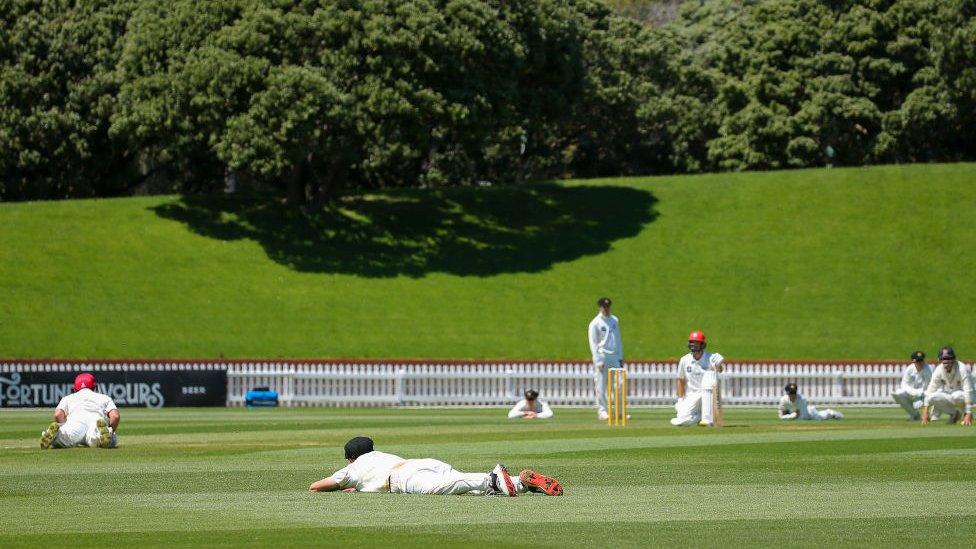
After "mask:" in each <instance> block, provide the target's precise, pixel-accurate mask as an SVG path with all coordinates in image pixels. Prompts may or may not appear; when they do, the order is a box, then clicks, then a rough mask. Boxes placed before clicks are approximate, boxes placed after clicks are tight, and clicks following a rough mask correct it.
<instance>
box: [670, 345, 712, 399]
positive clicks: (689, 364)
mask: <svg viewBox="0 0 976 549" xmlns="http://www.w3.org/2000/svg"><path fill="white" fill-rule="evenodd" d="M711 356H712V353H709V352H707V351H706V352H702V356H701V358H699V359H698V360H695V357H694V356H692V354H691V353H688V354H686V355H685V356H683V357H681V360H679V361H678V379H683V380H685V391H686V392H693V393H697V392H699V391H701V390H702V377H703V376H704V375H705V372H706V371H708V370H711V369H712V366H711V364H710V363H709V359H710V358H711Z"/></svg>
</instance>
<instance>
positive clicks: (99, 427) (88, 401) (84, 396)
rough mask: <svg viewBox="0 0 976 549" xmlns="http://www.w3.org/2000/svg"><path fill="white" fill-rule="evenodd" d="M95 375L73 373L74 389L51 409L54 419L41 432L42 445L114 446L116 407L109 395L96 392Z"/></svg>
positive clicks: (117, 421)
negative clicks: (75, 374)
mask: <svg viewBox="0 0 976 549" xmlns="http://www.w3.org/2000/svg"><path fill="white" fill-rule="evenodd" d="M93 389H95V376H94V375H92V374H89V373H82V374H78V375H77V376H75V384H74V390H75V392H73V393H71V394H70V395H65V396H64V397H63V398H62V399H61V401H60V402H58V406H57V408H55V409H54V421H53V422H52V423H51V425H49V426H48V428H47V429H45V430H44V431H42V432H41V448H44V449H47V448H71V447H73V446H89V447H91V448H96V447H97V448H115V447H116V446H117V445H118V438H117V437H116V436H115V431H116V430H117V429H118V428H119V409H118V408H116V407H115V402H114V401H113V400H112V399H111V397H109V396H108V395H103V394H101V393H96V392H95V391H94V390H93Z"/></svg>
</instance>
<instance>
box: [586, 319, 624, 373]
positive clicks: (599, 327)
mask: <svg viewBox="0 0 976 549" xmlns="http://www.w3.org/2000/svg"><path fill="white" fill-rule="evenodd" d="M587 333H588V339H589V340H590V353H591V354H592V355H593V363H594V364H603V363H604V361H605V360H606V358H605V357H608V356H609V357H616V359H617V360H623V359H624V344H623V341H622V340H621V339H620V321H619V320H617V317H616V316H614V315H610V316H603V315H601V314H597V315H596V317H595V318H594V319H593V320H591V321H590V328H589V330H587Z"/></svg>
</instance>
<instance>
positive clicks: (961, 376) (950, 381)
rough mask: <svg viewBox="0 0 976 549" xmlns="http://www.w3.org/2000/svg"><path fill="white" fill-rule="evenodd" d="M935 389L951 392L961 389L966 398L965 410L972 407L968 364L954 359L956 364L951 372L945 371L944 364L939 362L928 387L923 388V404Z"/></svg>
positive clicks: (971, 386)
mask: <svg viewBox="0 0 976 549" xmlns="http://www.w3.org/2000/svg"><path fill="white" fill-rule="evenodd" d="M937 391H945V392H947V393H953V392H955V391H963V394H964V395H965V398H966V412H970V411H972V408H973V376H972V374H971V373H970V371H969V366H966V365H965V364H963V363H962V362H959V361H958V360H957V361H956V366H955V367H954V368H953V369H952V372H946V371H945V366H943V365H942V363H941V362H940V363H939V365H938V366H936V367H935V371H934V372H932V380H931V381H929V387H928V389H926V390H925V404H926V405H928V403H929V398H930V397H931V396H932V395H933V394H934V393H935V392H937Z"/></svg>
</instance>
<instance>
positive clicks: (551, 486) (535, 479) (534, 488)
mask: <svg viewBox="0 0 976 549" xmlns="http://www.w3.org/2000/svg"><path fill="white" fill-rule="evenodd" d="M519 480H521V481H522V486H525V487H526V488H527V489H528V490H529V491H530V492H538V493H540V494H548V495H550V496H561V495H563V485H562V484H559V481H558V480H556V479H554V478H552V477H547V476H545V475H543V474H541V473H537V472H535V471H533V470H532V469H522V472H521V473H519Z"/></svg>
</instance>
